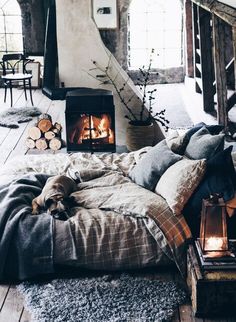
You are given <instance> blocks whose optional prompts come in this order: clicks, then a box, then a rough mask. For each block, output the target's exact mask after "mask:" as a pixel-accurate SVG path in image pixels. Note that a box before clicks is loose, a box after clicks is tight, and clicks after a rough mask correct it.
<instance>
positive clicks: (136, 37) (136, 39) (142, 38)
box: [130, 31, 147, 48]
mask: <svg viewBox="0 0 236 322" xmlns="http://www.w3.org/2000/svg"><path fill="white" fill-rule="evenodd" d="M130 45H131V46H132V48H140V47H142V48H144V47H147V33H146V32H145V31H140V32H133V33H130Z"/></svg>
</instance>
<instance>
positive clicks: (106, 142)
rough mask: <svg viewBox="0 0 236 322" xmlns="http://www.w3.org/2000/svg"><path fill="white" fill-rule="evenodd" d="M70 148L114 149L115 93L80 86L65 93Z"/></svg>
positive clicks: (103, 150)
mask: <svg viewBox="0 0 236 322" xmlns="http://www.w3.org/2000/svg"><path fill="white" fill-rule="evenodd" d="M66 138H67V151H90V152H95V151H97V152H105V151H107V152H115V150H116V144H115V110H114V103H113V94H112V92H111V91H108V90H103V89H92V88H80V89H78V90H74V91H71V92H68V93H67V95H66Z"/></svg>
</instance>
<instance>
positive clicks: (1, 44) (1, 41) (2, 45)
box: [0, 34, 6, 51]
mask: <svg viewBox="0 0 236 322" xmlns="http://www.w3.org/2000/svg"><path fill="white" fill-rule="evenodd" d="M0 51H6V42H5V35H4V34H0Z"/></svg>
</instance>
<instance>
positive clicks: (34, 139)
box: [26, 114, 62, 151]
mask: <svg viewBox="0 0 236 322" xmlns="http://www.w3.org/2000/svg"><path fill="white" fill-rule="evenodd" d="M61 130H62V126H61V124H60V123H54V124H53V123H52V118H51V116H50V115H49V114H41V115H40V116H39V118H38V122H37V123H36V124H35V126H32V127H31V128H30V129H29V130H28V138H27V139H26V146H27V147H28V148H30V149H35V148H36V149H38V150H46V149H51V150H54V151H57V150H60V148H61V147H62V140H61Z"/></svg>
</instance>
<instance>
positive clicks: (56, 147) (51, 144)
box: [49, 138, 62, 151]
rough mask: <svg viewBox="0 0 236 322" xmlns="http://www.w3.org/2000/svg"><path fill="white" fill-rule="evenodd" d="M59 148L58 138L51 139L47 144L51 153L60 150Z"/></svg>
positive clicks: (59, 140)
mask: <svg viewBox="0 0 236 322" xmlns="http://www.w3.org/2000/svg"><path fill="white" fill-rule="evenodd" d="M61 146H62V140H61V139H60V138H53V139H52V140H50V142H49V147H50V149H51V150H53V151H57V150H60V148H61Z"/></svg>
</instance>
